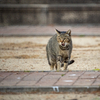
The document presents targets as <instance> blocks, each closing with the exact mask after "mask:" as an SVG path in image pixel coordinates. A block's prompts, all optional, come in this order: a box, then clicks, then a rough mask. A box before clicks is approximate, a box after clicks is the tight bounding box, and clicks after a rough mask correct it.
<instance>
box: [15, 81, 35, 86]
mask: <svg viewBox="0 0 100 100" xmlns="http://www.w3.org/2000/svg"><path fill="white" fill-rule="evenodd" d="M35 83H36V81H20V82H19V83H17V84H16V86H33V85H34V84H35Z"/></svg>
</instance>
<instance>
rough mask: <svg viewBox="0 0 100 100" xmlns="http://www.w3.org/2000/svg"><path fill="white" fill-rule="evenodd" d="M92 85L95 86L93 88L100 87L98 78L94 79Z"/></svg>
mask: <svg viewBox="0 0 100 100" xmlns="http://www.w3.org/2000/svg"><path fill="white" fill-rule="evenodd" d="M92 85H95V86H97V85H99V86H100V78H99V79H96V80H95V82H94V83H93V84H92Z"/></svg>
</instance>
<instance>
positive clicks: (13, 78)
mask: <svg viewBox="0 0 100 100" xmlns="http://www.w3.org/2000/svg"><path fill="white" fill-rule="evenodd" d="M11 73H12V74H11V75H9V76H8V77H6V78H5V79H4V80H3V81H1V82H0V86H13V85H16V83H17V82H19V81H20V80H21V79H22V78H23V77H25V76H26V75H28V74H29V73H27V72H11Z"/></svg>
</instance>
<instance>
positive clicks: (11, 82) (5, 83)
mask: <svg viewBox="0 0 100 100" xmlns="http://www.w3.org/2000/svg"><path fill="white" fill-rule="evenodd" d="M18 81H19V80H3V81H2V82H1V83H0V86H14V85H16V83H17V82H18Z"/></svg>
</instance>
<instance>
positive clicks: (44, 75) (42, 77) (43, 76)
mask: <svg viewBox="0 0 100 100" xmlns="http://www.w3.org/2000/svg"><path fill="white" fill-rule="evenodd" d="M48 74H49V73H47V74H45V75H43V76H42V77H41V78H40V79H39V80H38V81H37V82H36V83H35V84H34V85H36V84H37V83H38V82H39V81H40V80H42V78H43V77H44V76H46V75H48Z"/></svg>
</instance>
